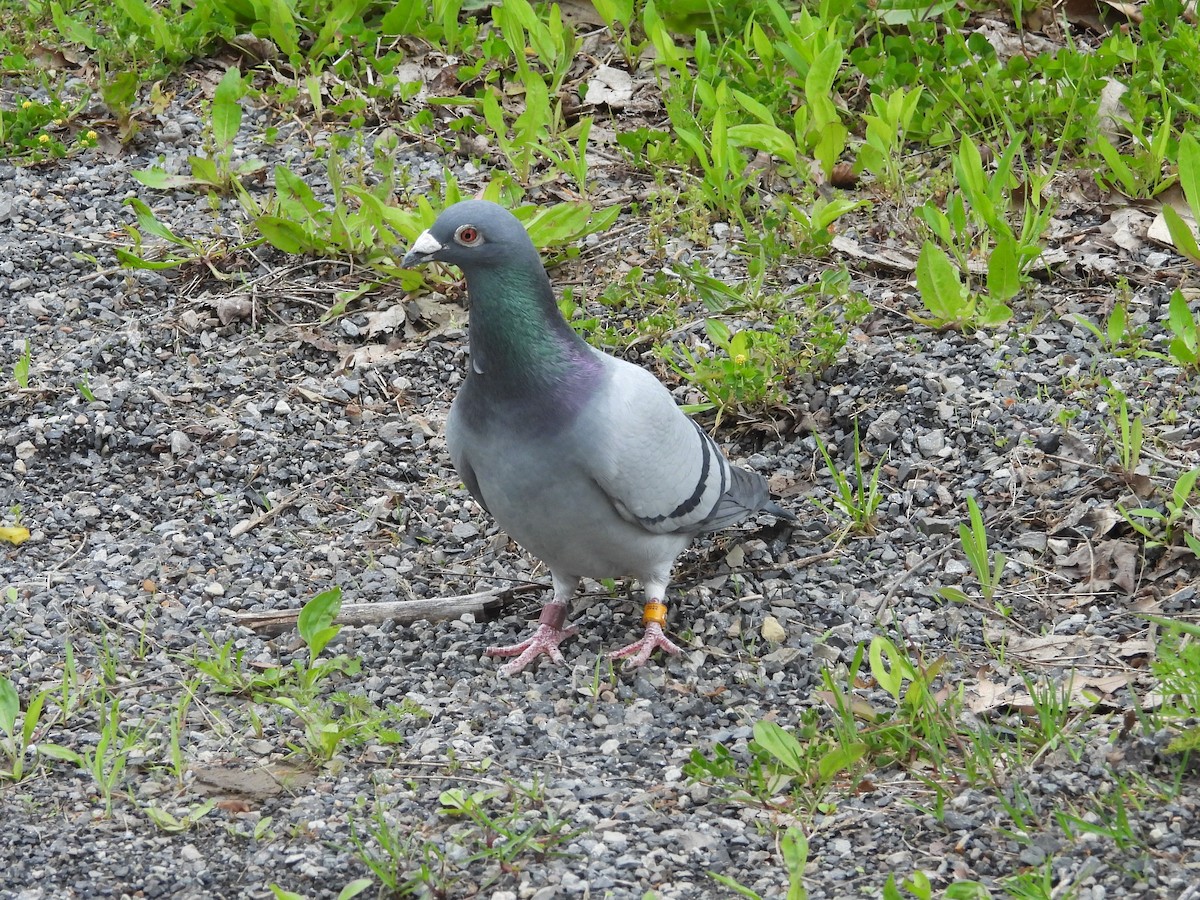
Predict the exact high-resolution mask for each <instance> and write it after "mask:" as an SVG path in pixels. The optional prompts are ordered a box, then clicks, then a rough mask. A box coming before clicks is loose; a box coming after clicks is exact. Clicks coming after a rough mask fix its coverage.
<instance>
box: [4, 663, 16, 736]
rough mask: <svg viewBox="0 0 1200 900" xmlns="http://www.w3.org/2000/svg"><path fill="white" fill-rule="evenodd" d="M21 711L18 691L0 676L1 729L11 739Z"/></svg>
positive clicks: (6, 679)
mask: <svg viewBox="0 0 1200 900" xmlns="http://www.w3.org/2000/svg"><path fill="white" fill-rule="evenodd" d="M20 711H21V701H20V699H19V698H18V697H17V689H16V687H14V686H13V683H12V682H11V681H9V680H8V678H6V677H5V676H4V675H0V728H2V729H4V733H5V734H7V735H9V736H10V737H11V736H12V735H13V733H14V729H16V727H17V713H18V712H20Z"/></svg>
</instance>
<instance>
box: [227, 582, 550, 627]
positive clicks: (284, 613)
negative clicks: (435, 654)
mask: <svg viewBox="0 0 1200 900" xmlns="http://www.w3.org/2000/svg"><path fill="white" fill-rule="evenodd" d="M544 587H545V586H544V585H540V584H520V585H516V586H514V587H503V588H492V589H490V590H486V591H479V592H478V593H475V594H463V595H461V596H458V597H429V598H426V599H424V600H392V601H387V602H383V603H347V604H344V605H343V606H342V608H341V611H340V612H339V613H338V615H337V618H336V619H334V620H333V621H334V623H335V624H337V625H378V624H380V623H381V622H399V623H400V624H401V625H410V624H412V623H413V622H416V621H417V620H419V619H425V620H427V621H429V622H440V621H443V620H445V619H457V618H458V617H459V616H461V615H462V614H463V613H480V612H483V611H484V609H485V608H486V607H488V606H494V605H495V604H496V603H497V601H498V600H500V599H501V598H504V597H508V596H512V595H515V594H523V593H528V592H529V591H534V590H543V589H544ZM232 616H233V618H234V621H236V622H237V624H239V625H245V626H246V627H247V628H250V629H253V630H254V631H258V632H265V633H267V634H279V633H281V632H284V631H287V630H288V629H289V628H294V627H295V625H296V620H297V619H298V618H299V617H300V610H298V609H279V610H266V611H264V612H246V613H232Z"/></svg>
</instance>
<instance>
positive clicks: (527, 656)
mask: <svg viewBox="0 0 1200 900" xmlns="http://www.w3.org/2000/svg"><path fill="white" fill-rule="evenodd" d="M578 631H579V629H578V628H574V627H572V628H555V627H554V626H553V625H547V624H545V623H544V622H543V623H542V624H541V625H538V627H537V631H535V632H534V633H533V634H532V635H530V636H529V637H527V638H526V639H525V640H523V641H521V643H519V644H513V645H511V646H509V647H488V648H487V651H486V653H487V655H488V656H515V657H516V659H514V660H513V661H512V662H508V663H505V664H504V665H502V666H501V667H500V674H501V675H516V674H517V673H518V672H520V671H521V670H522V669H524V668H525V667H526V666H527V665H529V664H530V663H531V662H533V661H534V660H535V659H537V658H538V657H539V656H543V655H544V656H548V657H550V659H551V660H552V661H553V662H556V663H561V662H563V655H562V651H561V650H559V649H558V645H559V644H560V643H562V642H563V641H565V640H566V639H567V638H569V637H572V636H573V635H575V634H576V633H577V632H578Z"/></svg>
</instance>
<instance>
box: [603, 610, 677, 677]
mask: <svg viewBox="0 0 1200 900" xmlns="http://www.w3.org/2000/svg"><path fill="white" fill-rule="evenodd" d="M666 621H667V607H666V604H664V603H663V602H662V601H661V600H648V601H646V606H645V608H644V610H643V611H642V623H643V624H644V625H645V626H646V631H645V633H644V634H643V635H642V637H641V640H638V641H634V642H633V643H632V644H630V645H629V646H628V647H622V648H621V649H620V650H614V651H613V652H612V653H610V654H608V658H609V659H626V658H629V665H630V666H644V665H645V664H646V661H647V660H649V659H650V654H651V653H653V652H654V651H655V650H662V651H663V652H665V653H669V654H671V655H672V656H678V655H679V653H680V650H679V647H677V646H676V645H675V643H674V642H672V641H671V640H670V639H668V638H667V636H666V635H665V634H663V625H664V624H666Z"/></svg>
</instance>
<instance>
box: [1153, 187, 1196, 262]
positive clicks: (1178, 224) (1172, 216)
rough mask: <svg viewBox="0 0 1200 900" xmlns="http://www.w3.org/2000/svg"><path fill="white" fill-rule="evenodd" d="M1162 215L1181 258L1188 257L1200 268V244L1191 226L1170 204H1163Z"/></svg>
mask: <svg viewBox="0 0 1200 900" xmlns="http://www.w3.org/2000/svg"><path fill="white" fill-rule="evenodd" d="M1162 214H1163V220H1164V221H1165V222H1166V223H1167V231H1168V232H1170V234H1171V243H1172V244H1174V245H1175V249H1176V250H1178V251H1179V253H1180V255H1181V256H1186V257H1187V258H1188V259H1190V260H1191V261H1192V262H1194V263H1195V264H1196V265H1198V266H1200V244H1198V243H1197V242H1196V234H1195V232H1193V231H1192V229H1191V226H1189V225H1188V223H1187V222H1186V221H1184V218H1183V216H1181V215H1179V213H1177V212H1176V211H1175V209H1174V208H1173V207H1172V206H1170V205H1169V204H1166V203H1164V204H1163V208H1162Z"/></svg>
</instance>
